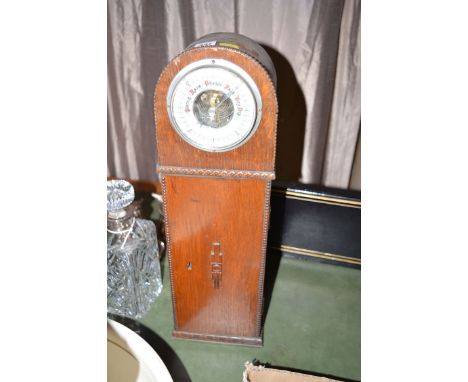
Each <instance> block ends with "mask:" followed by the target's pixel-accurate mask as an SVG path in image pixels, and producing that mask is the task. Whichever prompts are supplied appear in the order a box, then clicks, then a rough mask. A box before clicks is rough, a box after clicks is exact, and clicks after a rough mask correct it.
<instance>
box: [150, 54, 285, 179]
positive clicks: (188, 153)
mask: <svg viewBox="0 0 468 382" xmlns="http://www.w3.org/2000/svg"><path fill="white" fill-rule="evenodd" d="M206 58H223V59H226V60H229V61H231V62H233V63H235V64H236V65H239V66H240V67H241V68H242V69H244V70H245V71H246V72H247V73H248V74H249V75H250V76H251V77H252V79H253V80H254V81H255V83H256V84H257V87H258V88H259V90H260V94H261V97H262V103H263V109H262V120H261V121H260V125H259V126H258V128H257V131H256V132H255V134H254V135H253V136H252V137H251V138H250V139H249V140H248V141H247V142H246V143H245V144H243V145H242V146H240V147H239V148H237V149H234V150H231V151H227V152H208V151H203V150H200V149H198V148H196V147H193V146H191V145H190V144H188V143H187V142H185V141H184V140H183V139H182V138H181V137H180V136H179V135H178V134H177V132H176V131H175V130H174V129H173V128H172V126H171V123H170V120H169V115H168V113H167V108H166V95H167V91H168V87H169V85H170V83H171V81H172V79H173V78H174V77H175V75H176V74H177V73H178V72H179V71H180V70H181V69H182V68H183V67H185V66H186V65H188V64H190V63H192V62H194V61H198V60H201V59H206ZM154 105H155V116H156V142H157V153H158V164H159V165H160V166H178V167H195V168H212V169H235V170H250V171H274V166H275V145H276V139H275V138H276V118H277V112H278V106H277V101H276V92H275V88H274V86H273V83H272V82H271V80H270V78H269V77H268V74H267V72H266V70H265V69H263V67H262V66H261V65H260V64H259V63H258V62H257V61H255V60H253V59H252V58H249V57H248V56H246V55H245V54H242V53H240V52H239V51H233V50H229V49H226V48H199V49H193V50H190V51H187V52H183V53H182V54H181V55H179V56H178V57H176V58H175V59H174V60H172V61H171V62H170V63H169V65H168V66H167V67H166V69H165V70H164V71H163V73H162V74H161V76H160V78H159V81H158V84H157V85H156V91H155V99H154Z"/></svg>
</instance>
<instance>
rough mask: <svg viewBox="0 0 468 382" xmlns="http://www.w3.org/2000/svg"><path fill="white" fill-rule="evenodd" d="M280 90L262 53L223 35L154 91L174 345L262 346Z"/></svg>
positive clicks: (172, 69) (177, 62)
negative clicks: (177, 341)
mask: <svg viewBox="0 0 468 382" xmlns="http://www.w3.org/2000/svg"><path fill="white" fill-rule="evenodd" d="M275 82H276V74H275V70H274V67H273V64H272V62H271V59H270V57H269V56H268V54H267V53H266V52H265V50H264V49H263V48H262V47H261V46H260V45H258V44H257V43H255V42H254V41H252V40H250V39H248V38H247V37H245V36H242V35H238V34H231V33H215V34H210V35H207V36H205V37H203V38H201V39H199V40H197V41H195V42H194V43H192V44H191V45H190V46H189V47H188V48H187V49H185V50H184V51H183V52H182V53H181V54H180V55H178V56H177V57H175V58H174V59H173V60H171V62H170V63H169V64H168V65H167V67H166V68H165V69H164V71H163V73H162V74H161V76H160V78H159V81H158V83H157V85H156V91H155V103H154V107H155V117H156V142H157V155H158V166H157V171H158V173H159V177H160V180H161V185H162V190H163V201H164V209H165V219H166V220H165V228H166V240H167V249H168V251H167V253H168V258H169V271H170V278H171V290H172V302H173V311H174V331H173V335H174V336H175V337H178V338H187V339H195V340H202V341H215V342H228V343H237V344H245V345H253V346H261V345H262V309H263V284H264V270H265V253H266V241H267V230H268V220H269V209H270V207H269V201H270V190H271V180H272V179H274V175H275V174H274V161H275V144H276V121H277V108H278V107H277V100H276V91H275Z"/></svg>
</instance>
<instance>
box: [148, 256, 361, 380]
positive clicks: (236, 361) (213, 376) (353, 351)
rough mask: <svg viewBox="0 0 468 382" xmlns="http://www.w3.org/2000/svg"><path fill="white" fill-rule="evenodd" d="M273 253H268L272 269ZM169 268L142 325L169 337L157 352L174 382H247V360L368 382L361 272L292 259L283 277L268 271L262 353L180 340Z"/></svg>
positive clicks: (283, 264)
mask: <svg viewBox="0 0 468 382" xmlns="http://www.w3.org/2000/svg"><path fill="white" fill-rule="evenodd" d="M273 256H278V255H274V254H273V253H271V254H268V257H267V261H270V264H273V263H275V259H274V258H273ZM267 264H268V263H267ZM270 268H271V266H270ZM163 270H164V271H163V277H164V289H163V293H162V294H161V296H160V297H159V298H158V300H157V301H156V303H155V304H154V305H153V307H152V309H151V311H150V312H149V313H148V314H147V315H146V316H145V317H143V319H141V320H140V322H141V323H142V324H143V325H144V326H146V327H147V328H149V329H151V331H153V332H154V333H156V336H157V337H158V338H159V337H160V339H162V340H160V341H159V345H158V346H160V348H159V349H158V346H155V348H156V350H157V351H158V353H164V354H163V355H161V354H160V355H161V358H162V359H163V360H164V361H165V363H166V365H167V366H168V368H169V370H170V372H171V374H172V376H173V378H174V381H176V382H178V381H184V380H191V381H193V382H201V381H204V382H210V381H225V382H231V381H232V382H234V381H236V382H239V381H241V380H242V372H243V370H244V363H245V362H246V361H252V360H253V359H257V360H259V361H260V362H262V363H269V364H271V365H273V366H275V367H281V368H290V369H291V368H292V369H298V370H304V371H310V372H314V373H317V374H326V375H332V376H335V377H337V378H344V379H351V380H360V378H361V376H360V363H361V359H360V353H361V351H360V327H361V324H360V303H361V300H360V295H361V293H360V289H361V280H360V275H361V274H360V271H359V270H356V269H351V268H345V267H340V266H335V265H328V264H322V263H317V262H312V261H304V260H297V259H293V258H287V257H283V258H281V261H280V262H279V267H277V273H276V272H275V271H276V269H274V270H273V271H271V270H269V269H267V276H266V277H269V279H267V285H266V292H267V294H268V291H269V290H272V293H271V300H270V303H269V306H268V310H267V316H266V320H265V326H264V346H263V347H262V348H253V347H245V346H239V345H220V344H211V343H202V342H195V341H189V340H180V339H173V338H172V337H171V331H172V329H173V316H172V314H173V313H172V302H171V293H170V285H169V280H168V278H169V277H168V268H167V259H166V260H165V262H164V267H163ZM273 284H274V286H273V288H272V289H271V287H272V285H273ZM267 300H268V299H267ZM161 344H164V346H162V345H161ZM153 346H154V345H153Z"/></svg>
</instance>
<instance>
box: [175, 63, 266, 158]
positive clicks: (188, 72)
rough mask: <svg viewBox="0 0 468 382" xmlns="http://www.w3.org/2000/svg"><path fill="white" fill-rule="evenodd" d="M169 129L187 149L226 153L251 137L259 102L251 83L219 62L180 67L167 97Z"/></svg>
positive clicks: (244, 74)
mask: <svg viewBox="0 0 468 382" xmlns="http://www.w3.org/2000/svg"><path fill="white" fill-rule="evenodd" d="M167 109H168V110H167V111H168V113H169V117H170V119H171V123H172V126H173V127H174V129H175V130H176V131H177V133H178V134H179V135H180V136H181V137H182V138H183V139H184V140H185V141H186V142H188V143H190V144H191V145H193V146H195V147H197V148H199V149H202V150H205V151H228V150H232V149H234V148H236V147H239V146H240V145H242V144H243V143H245V142H247V140H248V139H249V138H250V137H251V136H252V135H253V134H254V132H255V130H256V128H257V127H258V124H259V123H260V119H261V114H262V101H261V97H260V92H259V90H258V87H257V85H256V84H255V82H254V81H253V79H252V78H251V77H250V76H249V75H248V74H247V72H246V71H244V70H243V69H242V68H240V67H239V66H237V65H235V64H233V63H232V62H230V61H226V60H223V59H204V60H200V61H196V62H193V63H191V64H189V65H187V66H186V67H184V68H183V69H182V70H181V71H180V72H179V73H178V74H177V75H176V76H175V77H174V79H173V80H172V82H171V85H170V87H169V91H168V95H167Z"/></svg>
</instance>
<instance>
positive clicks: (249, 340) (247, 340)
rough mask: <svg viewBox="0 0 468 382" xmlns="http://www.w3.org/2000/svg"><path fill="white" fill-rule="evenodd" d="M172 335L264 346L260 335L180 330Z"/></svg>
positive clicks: (224, 342) (205, 340)
mask: <svg viewBox="0 0 468 382" xmlns="http://www.w3.org/2000/svg"><path fill="white" fill-rule="evenodd" d="M172 336H173V337H174V338H177V339H185V340H193V341H201V342H215V343H222V344H232V345H243V346H253V347H262V346H263V338H262V337H261V336H260V337H235V336H221V335H216V334H205V333H191V332H183V331H179V330H173V331H172Z"/></svg>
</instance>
